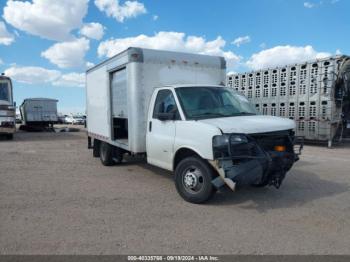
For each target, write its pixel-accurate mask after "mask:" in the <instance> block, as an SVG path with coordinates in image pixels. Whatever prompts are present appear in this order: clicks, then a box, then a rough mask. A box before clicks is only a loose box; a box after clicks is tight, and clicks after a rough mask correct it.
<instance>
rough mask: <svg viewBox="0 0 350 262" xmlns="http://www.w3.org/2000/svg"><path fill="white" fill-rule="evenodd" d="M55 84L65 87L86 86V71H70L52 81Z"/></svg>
mask: <svg viewBox="0 0 350 262" xmlns="http://www.w3.org/2000/svg"><path fill="white" fill-rule="evenodd" d="M52 84H53V85H54V86H64V87H84V86H85V74H84V73H69V74H64V75H61V77H60V78H58V79H57V80H56V81H54V82H53V83H52Z"/></svg>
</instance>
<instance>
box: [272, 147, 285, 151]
mask: <svg viewBox="0 0 350 262" xmlns="http://www.w3.org/2000/svg"><path fill="white" fill-rule="evenodd" d="M274 149H275V151H277V152H284V151H286V147H285V146H275V147H274Z"/></svg>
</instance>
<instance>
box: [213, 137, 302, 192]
mask: <svg viewBox="0 0 350 262" xmlns="http://www.w3.org/2000/svg"><path fill="white" fill-rule="evenodd" d="M256 147H257V148H259V154H258V155H257V156H253V157H243V158H241V159H239V161H236V160H237V158H232V157H227V158H221V159H216V160H215V161H210V163H211V164H212V165H213V167H214V168H215V169H216V170H217V171H218V173H219V176H218V177H216V178H215V179H213V180H212V184H213V185H214V186H215V187H216V188H220V187H222V186H224V185H225V184H226V185H228V186H229V187H230V188H231V189H232V190H234V189H235V186H236V185H273V186H275V187H276V188H279V187H280V186H281V184H282V181H283V179H284V178H285V176H286V173H287V172H288V171H289V170H290V169H291V168H292V166H293V164H294V163H295V162H296V161H298V160H299V155H300V154H301V150H302V147H303V141H302V140H299V139H297V140H294V141H293V151H290V152H277V151H265V150H263V149H262V148H261V147H260V146H259V145H258V144H256Z"/></svg>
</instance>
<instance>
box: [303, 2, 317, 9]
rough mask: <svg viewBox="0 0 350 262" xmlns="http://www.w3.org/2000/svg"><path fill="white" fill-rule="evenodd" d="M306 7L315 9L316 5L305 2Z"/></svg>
mask: <svg viewBox="0 0 350 262" xmlns="http://www.w3.org/2000/svg"><path fill="white" fill-rule="evenodd" d="M304 7H305V8H313V7H315V4H313V3H310V2H304Z"/></svg>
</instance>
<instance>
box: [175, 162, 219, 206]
mask: <svg viewBox="0 0 350 262" xmlns="http://www.w3.org/2000/svg"><path fill="white" fill-rule="evenodd" d="M212 179H213V170H212V169H211V168H210V166H209V165H208V163H206V162H205V161H204V160H202V159H200V158H199V157H188V158H185V159H183V160H181V162H180V163H179V164H178V165H177V167H176V169H175V185H176V189H177V191H178V193H179V194H180V196H181V197H182V198H183V199H184V200H186V201H188V202H191V203H195V204H200V203H203V202H205V201H207V200H209V199H210V198H211V197H212V195H213V194H214V192H215V190H214V187H213V185H212V184H211V181H212Z"/></svg>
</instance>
